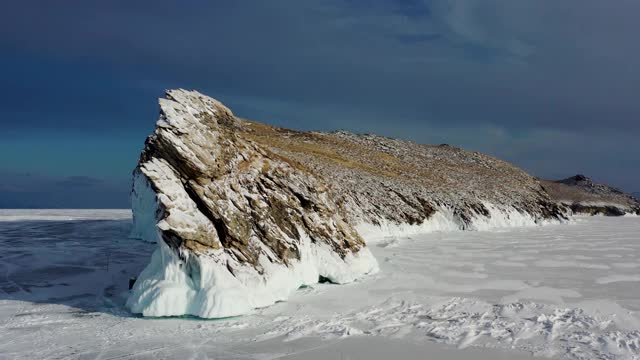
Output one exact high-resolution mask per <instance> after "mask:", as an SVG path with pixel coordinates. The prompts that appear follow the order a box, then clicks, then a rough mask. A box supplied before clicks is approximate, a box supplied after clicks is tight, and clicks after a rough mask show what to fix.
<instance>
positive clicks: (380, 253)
mask: <svg viewBox="0 0 640 360" xmlns="http://www.w3.org/2000/svg"><path fill="white" fill-rule="evenodd" d="M0 218H1V219H2V220H3V221H0V244H1V246H2V250H3V251H2V253H1V255H0V359H4V358H7V359H13V358H29V359H39V358H79V359H80V358H81V359H96V358H101V359H109V358H150V359H151V358H194V359H204V358H214V359H276V358H277V359H301V358H310V359H327V358H345V359H346V358H351V359H361V358H366V359H387V358H389V357H391V356H393V357H396V358H398V359H404V358H414V359H419V358H429V355H431V357H433V358H444V359H500V358H502V359H524V358H530V356H531V354H533V355H534V356H537V357H543V358H570V359H640V315H639V313H638V311H640V260H639V259H640V235H639V234H640V217H620V218H605V217H590V218H587V217H579V218H576V220H575V221H574V222H572V223H570V224H557V225H547V226H543V227H527V228H509V229H500V230H494V231H482V232H475V231H470V232H461V231H457V232H434V233H430V234H423V235H411V236H409V237H403V238H399V237H392V236H389V237H387V238H384V239H380V240H379V241H378V242H376V243H372V244H371V245H370V248H371V252H372V253H373V255H374V256H375V257H376V258H377V259H378V262H379V264H380V268H381V271H380V272H379V273H378V274H376V275H373V276H370V277H367V278H364V279H361V280H359V281H356V282H354V283H351V284H347V285H339V286H338V285H331V284H317V285H312V286H309V287H305V288H301V289H299V290H298V291H296V292H295V293H294V294H293V295H292V296H290V297H289V298H288V300H287V301H286V302H279V303H277V304H275V305H273V306H270V307H266V308H261V309H257V310H253V311H252V312H251V313H250V314H249V315H245V316H242V317H234V318H228V319H220V320H199V319H196V318H189V317H180V318H141V317H138V316H133V315H131V313H130V312H129V311H128V310H127V309H126V307H125V301H126V299H127V285H128V280H129V277H131V276H137V275H138V274H139V273H140V272H141V271H142V269H143V268H144V267H145V266H146V265H147V264H148V263H149V259H150V256H151V254H152V252H153V251H154V250H155V249H156V248H157V245H156V244H150V243H145V242H140V241H132V240H131V239H129V238H128V236H129V234H130V232H131V230H132V229H131V220H130V212H129V211H128V210H126V211H124V210H123V211H120V212H117V211H91V212H87V211H84V212H82V211H78V212H74V211H66V212H56V211H52V212H48V213H43V212H30V211H19V212H15V211H2V212H0ZM67 219H70V220H67ZM107 219H112V220H107Z"/></svg>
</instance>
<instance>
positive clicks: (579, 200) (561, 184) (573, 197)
mask: <svg viewBox="0 0 640 360" xmlns="http://www.w3.org/2000/svg"><path fill="white" fill-rule="evenodd" d="M542 184H543V186H544V188H545V190H546V191H547V192H548V193H549V194H550V196H551V198H552V199H553V200H554V201H556V202H557V203H559V204H562V205H565V206H568V207H569V208H570V209H571V210H572V212H573V213H574V214H586V215H605V216H622V215H625V214H638V215H640V201H638V199H636V198H635V197H633V196H632V195H629V194H625V193H624V192H623V191H621V190H619V189H616V188H613V187H610V186H608V185H604V184H599V183H596V182H594V181H593V180H592V179H590V178H588V177H586V176H584V175H581V174H578V175H575V176H572V177H569V178H566V179H562V180H556V181H549V180H542Z"/></svg>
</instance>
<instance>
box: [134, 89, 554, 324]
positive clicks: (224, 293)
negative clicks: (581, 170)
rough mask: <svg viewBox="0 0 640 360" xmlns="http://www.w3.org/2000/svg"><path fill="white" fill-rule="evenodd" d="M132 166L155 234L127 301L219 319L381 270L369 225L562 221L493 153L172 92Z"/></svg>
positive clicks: (139, 220) (142, 225)
mask: <svg viewBox="0 0 640 360" xmlns="http://www.w3.org/2000/svg"><path fill="white" fill-rule="evenodd" d="M160 108H161V114H160V119H159V120H158V122H157V127H156V129H155V132H154V133H153V134H152V135H151V136H149V138H148V139H147V141H146V143H145V148H144V150H143V152H142V154H141V156H140V161H139V163H138V166H137V168H136V169H135V171H134V187H133V191H132V210H133V214H134V228H135V229H134V233H135V234H136V235H137V236H138V237H141V238H144V239H146V240H149V241H157V242H158V245H159V246H158V249H157V250H156V252H155V253H154V255H153V258H152V260H151V263H150V264H149V266H148V267H147V268H146V269H145V270H144V271H143V272H142V274H141V275H140V277H139V278H138V280H137V281H136V283H135V285H134V287H133V289H132V292H131V295H130V298H129V300H128V302H127V304H128V306H129V308H130V309H131V310H132V311H133V312H136V313H142V314H143V315H149V316H168V315H183V314H191V315H195V316H201V317H223V316H232V315H237V314H242V313H246V312H248V311H250V310H251V309H252V308H255V307H261V306H266V305H269V304H272V303H274V302H276V301H279V300H283V299H286V298H287V296H289V294H290V293H291V292H292V291H295V290H296V289H297V288H298V287H299V286H301V285H307V284H311V283H315V282H318V281H319V280H320V279H323V280H328V281H331V282H334V283H345V282H350V281H353V280H355V279H357V278H359V277H361V276H362V275H364V274H368V273H372V272H375V271H377V263H376V261H375V259H374V258H373V256H372V255H371V253H370V252H369V250H368V248H367V247H366V245H365V241H364V239H363V235H364V236H365V238H368V236H369V235H371V232H368V231H369V230H373V231H374V232H376V233H383V232H384V231H385V230H386V231H395V232H398V231H407V230H408V231H425V230H434V229H482V228H489V227H495V226H513V225H533V224H537V223H542V222H545V221H557V220H562V219H564V218H565V213H566V209H565V208H564V207H563V206H562V205H559V204H557V203H556V202H554V201H552V200H551V198H550V197H549V195H548V194H547V192H546V191H545V190H544V189H543V187H542V186H541V185H540V182H539V181H538V180H537V179H535V178H533V177H531V176H530V175H528V174H526V173H525V172H524V171H522V170H520V169H518V168H516V167H514V166H512V165H510V164H508V163H506V162H504V161H500V160H497V159H495V158H492V157H489V156H486V155H483V154H480V153H477V152H468V151H464V150H462V149H458V148H455V147H452V146H449V145H440V146H428V145H420V144H416V143H413V142H408V141H401V140H396V139H390V138H385V137H380V136H376V135H356V134H352V133H348V132H343V131H338V132H333V133H319V132H300V131H294V130H288V129H282V128H276V127H272V126H268V125H264V124H260V123H256V122H252V121H248V120H242V119H238V118H237V117H235V116H234V115H233V114H232V112H231V111H230V110H229V109H227V108H226V107H225V106H224V105H222V104H221V103H220V102H218V101H216V100H214V99H211V98H209V97H206V96H204V95H202V94H200V93H198V92H194V91H185V90H172V91H168V92H167V97H166V99H161V100H160Z"/></svg>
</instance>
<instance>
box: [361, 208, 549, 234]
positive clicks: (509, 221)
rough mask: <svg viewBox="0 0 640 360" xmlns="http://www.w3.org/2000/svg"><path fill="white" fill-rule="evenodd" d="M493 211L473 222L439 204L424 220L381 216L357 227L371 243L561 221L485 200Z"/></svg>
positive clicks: (477, 217)
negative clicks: (415, 221)
mask: <svg viewBox="0 0 640 360" xmlns="http://www.w3.org/2000/svg"><path fill="white" fill-rule="evenodd" d="M483 205H484V206H485V208H486V209H487V210H488V212H489V216H484V215H482V214H476V216H475V217H474V218H473V220H472V221H471V223H470V224H468V225H465V224H464V222H463V221H462V220H461V219H460V218H459V217H458V216H456V214H455V213H454V211H453V210H452V209H451V208H448V207H439V208H437V209H436V212H435V213H434V214H433V215H432V216H431V217H430V218H428V219H426V220H425V221H424V222H423V223H422V224H418V225H411V224H406V223H405V224H396V223H393V222H390V221H387V220H384V219H378V220H377V221H378V223H379V224H378V225H376V224H371V223H360V224H359V225H358V226H356V230H357V231H358V233H359V234H360V236H362V237H363V238H364V239H365V240H366V241H367V242H368V243H370V242H373V243H375V242H378V241H380V240H381V239H384V238H389V237H394V238H397V237H406V236H412V235H419V234H427V233H432V232H446V231H461V230H472V231H488V230H494V229H500V228H510V227H530V226H538V225H544V224H550V223H554V222H557V221H554V220H540V219H536V218H535V217H533V216H532V215H530V214H527V213H523V212H520V211H518V210H517V209H515V208H507V209H504V208H501V207H498V206H496V205H493V204H490V203H484V204H483Z"/></svg>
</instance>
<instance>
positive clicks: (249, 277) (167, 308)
mask: <svg viewBox="0 0 640 360" xmlns="http://www.w3.org/2000/svg"><path fill="white" fill-rule="evenodd" d="M307 240H308V239H307ZM302 254H303V255H302V260H301V261H299V262H295V263H293V264H291V265H290V266H288V267H286V266H282V265H276V264H272V263H269V262H268V261H267V260H266V259H261V260H264V261H261V263H262V265H263V267H264V269H265V273H264V274H258V273H257V272H256V271H255V269H253V268H250V267H248V266H247V267H245V268H244V269H243V270H242V272H240V273H237V272H236V273H235V274H231V272H229V270H228V269H227V267H226V266H225V265H224V264H222V262H220V261H216V260H214V258H212V257H209V256H206V255H192V254H183V256H184V258H185V259H186V260H182V259H181V258H180V257H178V256H177V255H176V254H175V253H174V252H173V251H172V250H171V249H169V247H168V246H166V245H165V244H162V243H161V244H159V246H158V249H156V251H155V252H154V254H153V256H152V258H151V262H150V264H149V265H148V266H147V267H146V268H145V270H144V271H143V272H142V273H141V274H140V277H139V278H138V280H137V281H136V283H135V285H134V287H133V289H132V292H131V294H130V296H129V299H128V301H127V307H128V308H129V309H130V310H131V311H132V312H133V313H139V314H142V315H144V316H157V317H159V316H179V315H193V316H197V317H202V318H222V317H229V316H237V315H242V314H246V313H249V312H250V311H251V310H252V309H254V308H260V307H265V306H269V305H272V304H274V303H276V302H277V301H282V300H286V299H287V298H288V297H289V296H290V295H291V293H292V292H294V291H296V290H297V289H298V288H300V287H301V286H303V285H311V284H315V283H317V282H318V280H319V278H320V276H322V277H325V278H327V279H329V280H330V281H332V282H334V283H337V284H344V283H349V282H352V281H354V280H356V279H358V278H359V277H361V276H363V275H365V274H371V273H375V272H377V271H378V263H377V261H376V259H375V258H374V257H373V255H372V254H371V253H370V252H369V249H366V248H365V249H362V250H361V251H360V252H359V253H357V254H356V255H347V257H346V258H345V259H341V258H340V257H339V256H338V255H336V254H335V253H333V252H331V251H330V250H329V249H326V248H324V247H322V246H315V245H312V244H311V242H310V241H305V244H304V249H302ZM234 275H235V276H234Z"/></svg>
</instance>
